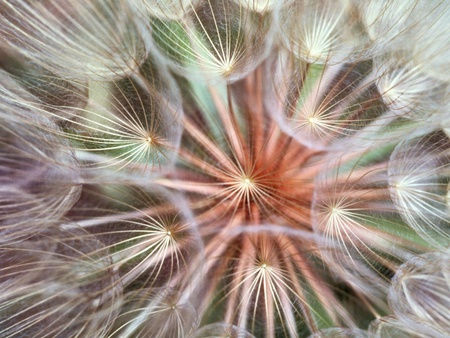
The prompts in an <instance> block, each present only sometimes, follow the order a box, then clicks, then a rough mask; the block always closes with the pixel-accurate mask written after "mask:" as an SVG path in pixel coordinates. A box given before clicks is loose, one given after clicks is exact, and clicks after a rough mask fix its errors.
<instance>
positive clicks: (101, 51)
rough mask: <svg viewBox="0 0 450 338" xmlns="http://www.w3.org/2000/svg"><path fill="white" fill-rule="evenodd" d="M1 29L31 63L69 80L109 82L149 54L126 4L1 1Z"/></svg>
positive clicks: (9, 41) (124, 2) (126, 71)
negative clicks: (89, 79) (86, 79)
mask: <svg viewBox="0 0 450 338" xmlns="http://www.w3.org/2000/svg"><path fill="white" fill-rule="evenodd" d="M1 10H2V11H1V12H0V20H1V21H0V24H1V26H0V29H1V32H2V35H3V36H5V37H6V39H7V42H8V43H9V44H10V45H11V46H12V47H14V48H16V49H17V50H18V51H19V52H20V53H22V54H23V55H24V56H26V57H27V58H29V59H30V60H31V61H32V62H34V63H36V64H38V65H41V66H42V67H44V68H46V69H48V70H49V71H51V72H53V73H56V74H59V75H61V76H62V77H65V78H70V79H80V78H81V80H84V79H85V77H87V78H92V79H97V80H111V79H114V78H117V77H123V76H124V75H127V74H130V73H132V72H133V71H134V70H135V69H136V68H137V67H139V66H140V65H141V64H142V62H143V61H144V60H145V58H146V56H147V46H146V45H145V39H144V37H143V36H142V35H141V33H140V27H139V25H140V24H139V23H138V22H135V21H133V16H134V13H133V12H132V11H131V10H130V8H129V7H128V6H127V1H112V2H107V1H103V0H95V1H83V3H82V4H81V3H79V2H77V1H72V0H70V1H59V0H46V1H43V2H34V1H33V2H20V1H15V0H12V1H3V6H2V8H1Z"/></svg>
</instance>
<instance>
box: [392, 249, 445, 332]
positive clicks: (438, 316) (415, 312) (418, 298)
mask: <svg viewBox="0 0 450 338" xmlns="http://www.w3.org/2000/svg"><path fill="white" fill-rule="evenodd" d="M449 269H450V260H449V255H448V253H447V252H432V253H428V254H424V255H421V256H417V257H413V258H412V259H411V260H409V261H408V262H407V263H405V264H404V265H402V266H401V267H400V269H399V270H398V271H397V273H396V275H395V277H394V280H393V282H392V285H391V288H390V290H389V298H388V299H389V304H390V305H391V307H392V309H393V310H394V313H395V314H396V315H397V317H398V318H399V320H401V321H402V322H404V325H405V326H408V325H412V327H414V324H415V323H418V324H424V325H425V326H429V327H430V328H429V331H431V332H432V331H433V330H435V331H436V333H435V334H432V335H433V336H445V334H446V333H448V332H449V330H450V316H449V313H448V311H447V309H448V307H449V305H450V298H449V294H450V293H449V291H450V283H449V279H448V276H449ZM410 323H411V324H410ZM425 331H426V330H425ZM419 332H420V331H419Z"/></svg>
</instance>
